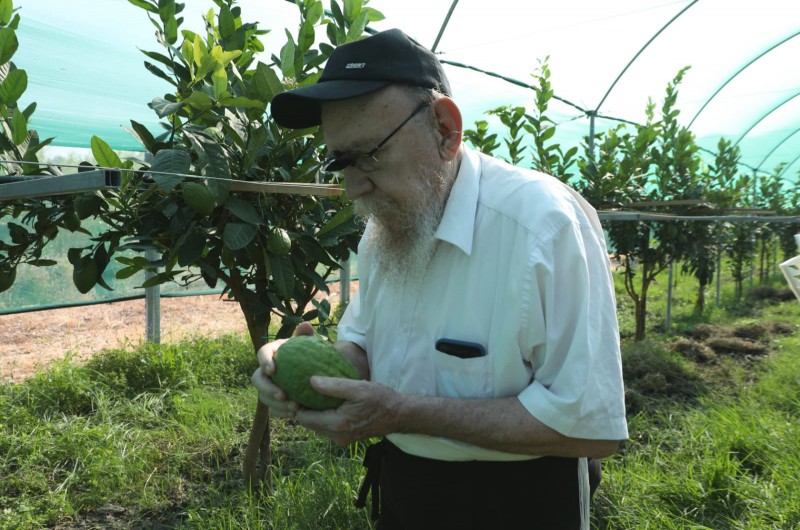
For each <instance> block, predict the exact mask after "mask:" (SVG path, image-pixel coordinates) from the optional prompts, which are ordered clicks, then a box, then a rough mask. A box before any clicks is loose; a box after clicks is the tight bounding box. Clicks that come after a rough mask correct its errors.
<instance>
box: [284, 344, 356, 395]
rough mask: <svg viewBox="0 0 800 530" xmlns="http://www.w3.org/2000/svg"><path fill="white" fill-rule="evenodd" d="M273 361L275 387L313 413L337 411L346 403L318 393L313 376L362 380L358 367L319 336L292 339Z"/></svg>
mask: <svg viewBox="0 0 800 530" xmlns="http://www.w3.org/2000/svg"><path fill="white" fill-rule="evenodd" d="M273 360H274V362H275V374H274V375H273V376H272V380H273V381H275V384H277V385H278V386H279V387H281V388H282V389H283V390H284V392H286V396H287V398H288V399H289V400H290V401H294V402H296V403H299V404H300V405H302V406H304V407H307V408H310V409H317V410H325V409H333V408H336V407H338V406H339V405H341V404H342V402H343V401H344V400H342V399H339V398H334V397H330V396H325V395H323V394H320V393H319V392H317V391H316V390H314V389H313V388H312V387H311V382H310V379H311V377H312V376H315V375H322V376H328V377H345V378H348V379H358V371H357V370H356V368H355V366H353V365H352V364H351V363H350V361H348V360H347V359H346V358H345V357H344V356H343V355H342V354H341V352H339V350H337V349H336V348H334V347H333V345H332V344H331V343H330V342H326V341H324V340H322V339H320V338H319V337H316V336H311V335H299V336H297V337H292V338H291V339H289V340H287V341H286V342H284V343H283V344H282V345H281V346H280V348H278V351H277V352H275V357H274V359H273Z"/></svg>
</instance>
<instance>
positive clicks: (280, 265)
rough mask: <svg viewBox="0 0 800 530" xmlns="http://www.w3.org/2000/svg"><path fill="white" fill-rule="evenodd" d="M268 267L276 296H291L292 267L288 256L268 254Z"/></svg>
mask: <svg viewBox="0 0 800 530" xmlns="http://www.w3.org/2000/svg"><path fill="white" fill-rule="evenodd" d="M269 263H270V268H271V269H272V280H273V281H274V282H275V290H276V291H277V292H278V296H280V297H281V298H283V299H284V300H285V299H287V298H290V297H291V296H292V291H293V290H294V267H293V266H292V259H291V257H290V256H272V255H271V256H270V257H269Z"/></svg>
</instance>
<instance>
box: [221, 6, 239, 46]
mask: <svg viewBox="0 0 800 530" xmlns="http://www.w3.org/2000/svg"><path fill="white" fill-rule="evenodd" d="M234 31H236V21H235V20H234V18H233V14H232V13H231V10H230V9H228V8H227V7H223V8H222V9H220V11H219V35H220V37H222V38H223V39H228V38H229V37H230V36H231V35H233V32H234Z"/></svg>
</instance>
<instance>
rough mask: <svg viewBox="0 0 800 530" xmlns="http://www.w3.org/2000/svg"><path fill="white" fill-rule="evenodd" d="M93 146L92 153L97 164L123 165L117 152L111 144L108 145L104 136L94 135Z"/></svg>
mask: <svg viewBox="0 0 800 530" xmlns="http://www.w3.org/2000/svg"><path fill="white" fill-rule="evenodd" d="M91 146H92V155H93V156H94V159H95V160H97V164H98V165H99V166H100V167H117V168H118V167H121V166H122V160H120V158H119V156H118V155H117V153H115V152H114V150H113V149H111V146H110V145H108V144H107V143H106V142H105V141H104V140H103V139H102V138H100V137H98V136H92V141H91Z"/></svg>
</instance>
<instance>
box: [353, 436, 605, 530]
mask: <svg viewBox="0 0 800 530" xmlns="http://www.w3.org/2000/svg"><path fill="white" fill-rule="evenodd" d="M365 464H366V465H367V466H368V468H369V470H368V473H367V478H366V480H365V485H366V484H367V483H368V482H369V481H370V480H373V481H376V482H377V483H378V484H379V491H380V493H379V494H378V492H377V491H376V488H375V486H377V485H378V484H373V490H372V500H373V516H375V515H376V514H375V513H374V511H376V510H377V509H378V507H379V509H380V515H379V517H378V520H377V528H378V530H429V529H430V530H496V529H503V530H515V529H526V530H531V529H541V530H573V529H574V530H578V529H579V528H580V522H581V521H580V504H579V493H578V459H577V458H560V457H543V458H537V459H533V460H525V461H516V462H488V461H468V462H447V461H442V460H432V459H429V458H421V457H417V456H413V455H409V454H407V453H404V452H403V451H401V450H400V449H398V448H397V447H396V446H395V445H393V444H392V443H391V442H389V441H388V440H383V441H382V442H381V443H380V444H377V445H373V446H372V447H370V449H369V451H368V455H367V460H366V461H365ZM378 466H379V468H378ZM378 469H379V471H378ZM599 471H600V470H599V462H598V461H594V463H593V464H592V466H590V477H591V482H592V486H595V487H596V485H597V482H599ZM378 475H379V476H378ZM592 475H594V476H593V477H592ZM593 489H594V488H592V490H593ZM364 497H366V491H365V488H364V487H362V492H361V495H360V501H361V502H362V504H361V505H363V501H364Z"/></svg>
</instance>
